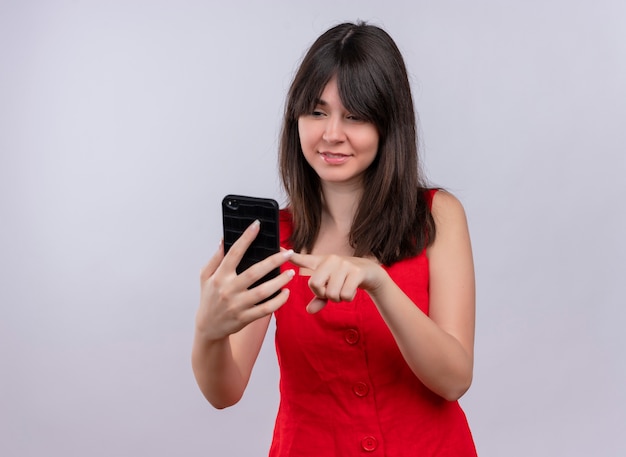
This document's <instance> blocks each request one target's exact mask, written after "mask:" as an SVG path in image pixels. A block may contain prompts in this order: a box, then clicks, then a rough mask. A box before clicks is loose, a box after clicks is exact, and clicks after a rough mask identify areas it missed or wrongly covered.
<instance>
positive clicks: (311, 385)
mask: <svg viewBox="0 0 626 457" xmlns="http://www.w3.org/2000/svg"><path fill="white" fill-rule="evenodd" d="M434 192H435V191H431V192H429V194H428V199H429V203H431V202H432V197H433V195H434ZM291 231H292V221H291V214H290V213H289V212H288V211H287V210H283V211H281V221H280V237H281V245H282V246H283V247H285V248H290V246H289V244H288V241H287V240H288V239H289V236H290V234H291ZM282 268H283V270H284V269H289V268H294V269H295V271H296V272H297V271H298V267H296V266H295V265H293V264H290V263H286V264H285V265H283V267H282ZM385 269H386V270H387V272H388V274H389V276H390V277H391V278H392V279H393V280H394V282H395V283H396V284H398V286H399V287H400V288H401V289H402V290H403V291H404V292H405V293H406V294H407V295H408V296H409V297H410V298H411V299H412V301H413V302H414V303H415V304H416V305H417V306H418V307H419V308H420V309H421V310H422V311H423V312H424V313H426V314H428V277H429V273H428V258H427V257H426V252H425V251H424V252H422V253H421V254H419V255H418V256H416V257H413V258H409V259H405V260H402V261H399V262H396V263H395V264H393V265H391V266H390V267H385ZM308 280H309V277H308V276H300V275H299V274H296V276H295V277H294V278H293V279H292V280H291V282H290V283H289V285H288V287H289V288H290V289H291V294H290V297H289V300H288V301H287V303H285V304H284V305H283V306H282V307H281V308H280V309H279V310H277V311H276V312H275V318H276V337H275V344H276V352H277V355H278V363H279V366H280V394H281V396H280V405H279V409H278V415H277V417H276V423H275V428H274V436H273V441H272V445H271V448H270V454H269V455H270V457H287V456H289V457H308V456H311V457H333V456H335V457H347V456H354V455H368V456H388V457H403V456H454V457H465V456H468V457H470V456H472V457H473V456H476V450H475V447H474V442H473V439H472V435H471V432H470V430H469V427H468V424H467V420H466V418H465V414H464V413H463V411H462V410H461V408H460V406H459V404H458V402H456V401H454V402H450V401H447V400H444V399H443V398H441V397H440V396H438V395H436V394H435V393H433V392H432V391H430V390H429V389H428V388H427V387H425V386H424V385H423V384H422V383H421V382H420V381H419V379H417V377H416V376H415V375H414V374H413V372H412V371H411V369H410V368H409V366H408V365H407V363H406V362H405V361H404V358H403V357H402V354H401V353H400V350H399V349H398V346H397V344H396V342H395V340H394V338H393V336H392V334H391V331H390V330H389V328H388V327H387V325H386V324H385V322H384V321H383V319H382V317H381V316H380V314H379V312H378V310H377V308H376V306H375V305H374V303H373V302H372V300H371V299H370V297H369V295H368V294H367V293H366V292H364V291H363V290H360V289H359V290H358V291H357V294H356V297H355V299H354V300H353V301H352V302H340V303H329V304H328V305H327V306H326V307H325V308H324V309H322V310H321V311H320V312H319V313H317V314H308V313H307V312H306V310H305V307H306V305H307V304H308V303H309V301H310V300H311V299H312V298H313V293H312V292H311V290H310V289H309V287H308Z"/></svg>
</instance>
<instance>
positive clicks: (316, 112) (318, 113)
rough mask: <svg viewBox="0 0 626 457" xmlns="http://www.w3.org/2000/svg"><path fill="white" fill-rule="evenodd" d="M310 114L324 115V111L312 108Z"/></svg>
mask: <svg viewBox="0 0 626 457" xmlns="http://www.w3.org/2000/svg"><path fill="white" fill-rule="evenodd" d="M311 115H312V116H316V117H319V116H323V115H324V112H323V111H320V110H313V112H312V113H311Z"/></svg>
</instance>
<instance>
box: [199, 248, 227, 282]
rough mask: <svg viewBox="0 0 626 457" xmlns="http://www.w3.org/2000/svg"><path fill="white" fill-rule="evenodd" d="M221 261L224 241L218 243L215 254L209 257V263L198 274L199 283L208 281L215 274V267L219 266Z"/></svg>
mask: <svg viewBox="0 0 626 457" xmlns="http://www.w3.org/2000/svg"><path fill="white" fill-rule="evenodd" d="M223 259H224V239H222V240H221V241H220V244H219V246H218V248H217V251H216V252H215V254H213V257H211V260H209V263H207V264H206V265H205V266H204V268H203V269H202V271H201V272H200V281H201V282H204V281H206V280H207V279H209V278H210V277H211V276H213V273H215V270H217V267H219V266H220V264H221V263H222V260H223Z"/></svg>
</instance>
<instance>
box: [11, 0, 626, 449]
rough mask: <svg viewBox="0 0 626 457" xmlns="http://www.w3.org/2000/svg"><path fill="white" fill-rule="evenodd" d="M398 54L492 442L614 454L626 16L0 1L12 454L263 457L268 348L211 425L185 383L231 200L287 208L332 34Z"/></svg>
mask: <svg viewBox="0 0 626 457" xmlns="http://www.w3.org/2000/svg"><path fill="white" fill-rule="evenodd" d="M357 19H364V20H368V21H370V22H372V23H374V24H378V25H381V26H383V27H384V28H385V29H386V30H388V31H389V33H390V34H391V35H392V36H393V37H394V38H395V40H396V41H397V43H398V45H399V47H400V48H401V50H402V52H403V53H404V56H405V58H406V62H407V65H408V67H409V71H410V74H411V79H412V84H413V89H414V98H415V102H416V106H417V110H418V113H419V118H420V126H421V127H420V129H421V132H422V136H421V147H422V152H423V156H424V159H425V163H426V168H427V171H428V174H429V176H430V178H431V179H432V181H433V182H434V183H435V184H438V185H442V186H445V187H446V188H448V189H449V190H450V191H452V192H453V193H455V194H456V195H457V196H458V197H459V198H460V199H461V200H462V201H463V203H464V204H465V207H466V210H467V213H468V217H469V222H470V229H471V232H472V237H473V244H474V250H475V263H476V270H477V280H478V320H477V340H476V369H475V380H474V385H473V386H472V389H471V390H470V392H469V393H468V394H467V395H466V396H465V397H464V398H463V399H462V404H463V406H464V408H465V410H466V413H467V415H468V418H469V421H470V424H471V426H472V429H473V432H474V435H475V439H476V443H477V446H478V450H479V453H480V455H481V456H483V457H490V456H494V457H499V456H513V457H514V456H520V457H521V456H524V457H527V456H557V455H563V456H565V455H566V456H570V457H571V456H588V455H599V456H621V455H624V452H625V450H626V437H625V436H624V435H625V434H624V430H625V429H626V411H625V410H626V394H625V389H624V386H625V385H626V363H625V362H626V357H625V355H624V348H625V347H626V336H625V332H624V327H625V326H626V311H625V310H624V308H625V305H626V299H625V296H626V290H625V285H624V283H625V282H626V281H625V279H626V278H625V276H626V275H625V267H624V264H625V260H626V242H625V241H624V240H625V237H624V235H625V234H626V211H625V204H624V198H625V197H626V180H625V179H624V174H625V172H626V158H625V157H626V154H625V152H626V28H625V27H624V24H625V23H626V3H624V2H623V1H620V0H615V1H610V0H598V1H594V2H591V1H587V2H582V1H571V0H570V1H567V0H544V1H538V0H537V1H527V2H513V1H508V2H507V1H496V0H492V1H488V0H475V1H472V2H466V1H460V0H457V1H445V0H444V1H434V0H433V1H422V0H418V1H408V0H407V1H404V2H400V1H384V2H383V1H363V0H361V1H346V2H339V1H337V0H318V1H313V2H295V1H286V0H285V1H264V2H260V1H259V2H254V3H253V2H249V3H246V2H242V1H229V2H226V1H224V2H211V1H208V0H206V1H199V0H186V1H173V0H156V1H155V0H153V1H148V0H124V1H121V0H109V1H104V0H103V1H92V2H89V1H53V0H50V1H43V0H42V1H28V0H26V1H17V0H16V1H7V0H2V1H0V192H1V193H0V370H1V374H0V454H1V455H3V456H42V455H45V456H64V457H71V456H90V457H97V456H137V455H150V456H153V457H157V456H173V455H183V456H209V455H210V456H243V455H246V456H252V455H258V456H263V455H266V453H267V449H268V447H269V443H270V440H271V432H272V428H273V420H274V416H275V412H276V407H277V401H278V393H277V383H278V373H277V367H276V361H275V355H274V349H273V340H272V335H271V332H270V335H268V339H267V341H266V344H265V345H264V348H263V350H262V354H261V356H260V359H259V361H258V362H257V365H256V368H255V371H254V373H253V377H252V380H251V384H250V386H249V388H248V390H247V392H246V394H245V396H244V399H243V400H242V401H241V402H240V403H239V404H238V405H236V406H235V407H233V408H230V409H228V410H225V411H215V410H213V409H212V408H211V407H210V406H209V405H208V403H206V402H205V401H204V399H203V397H202V395H201V394H200V392H199V390H198V389H197V387H196V385H195V381H194V379H193V375H192V372H191V367H190V347H191V339H192V331H193V319H194V313H195V309H196V306H197V302H198V273H199V270H200V268H201V266H202V265H203V264H204V263H205V262H206V260H207V259H208V258H209V256H210V255H211V254H212V253H213V252H214V250H215V249H216V247H217V244H218V241H219V239H220V230H221V229H220V200H221V197H222V196H223V195H224V194H226V193H243V194H252V195H258V196H265V197H274V198H277V199H279V200H280V201H283V202H284V199H283V197H282V195H281V191H280V187H279V183H278V179H277V173H276V149H277V138H278V133H279V127H280V119H281V112H282V109H283V102H284V96H285V92H286V90H287V87H288V85H289V83H290V80H291V77H292V75H293V72H294V70H295V68H296V67H297V64H298V62H299V60H300V58H301V57H302V55H303V53H304V51H305V49H306V48H307V47H308V46H309V45H310V44H311V43H312V41H313V40H314V39H315V38H316V37H317V36H318V35H319V34H320V33H322V32H323V31H324V30H326V29H327V28H329V27H330V26H332V25H334V24H336V23H338V22H340V21H344V20H357Z"/></svg>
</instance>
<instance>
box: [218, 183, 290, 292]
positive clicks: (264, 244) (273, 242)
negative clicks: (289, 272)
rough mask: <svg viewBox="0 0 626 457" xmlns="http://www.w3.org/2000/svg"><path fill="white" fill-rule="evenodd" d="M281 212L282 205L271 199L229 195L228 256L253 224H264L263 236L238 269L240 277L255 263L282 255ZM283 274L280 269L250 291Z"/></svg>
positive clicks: (224, 212)
mask: <svg viewBox="0 0 626 457" xmlns="http://www.w3.org/2000/svg"><path fill="white" fill-rule="evenodd" d="M278 210H279V208H278V203H277V202H276V201H275V200H272V199H270V198H258V197H247V196H244V195H227V196H226V197H224V199H223V200H222V218H223V226H224V253H227V252H228V251H229V250H230V247H231V246H232V245H233V243H234V242H235V241H237V239H238V238H239V237H240V236H241V234H242V233H243V232H244V231H245V230H246V229H247V228H248V227H249V226H250V224H252V222H254V221H255V220H257V219H258V220H259V221H260V223H261V226H260V230H259V234H258V235H257V237H256V239H255V240H254V241H253V242H252V244H251V245H250V247H249V248H248V250H247V251H246V253H245V254H244V256H243V258H242V259H241V262H240V263H239V265H238V266H237V273H241V272H243V271H245V270H247V269H248V268H249V267H251V266H252V265H254V264H255V263H257V262H259V261H261V260H263V259H265V258H266V257H268V256H270V255H272V254H275V253H277V252H279V251H280V238H279V231H278V230H279V229H278V227H279V223H278V214H279V213H278ZM279 274H280V268H275V269H274V270H272V271H271V272H269V273H268V274H267V275H265V276H263V277H262V278H261V279H259V280H258V281H256V282H255V283H254V284H252V285H251V286H250V288H253V287H256V286H258V285H259V284H261V283H264V282H265V281H268V280H269V279H272V278H275V277H276V276H278V275H279ZM279 292H280V291H276V293H275V294H274V295H272V296H271V297H268V298H267V299H265V300H263V301H267V300H269V299H270V298H272V297H275V296H276V295H277V294H278V293H279ZM261 303H263V302H261Z"/></svg>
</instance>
